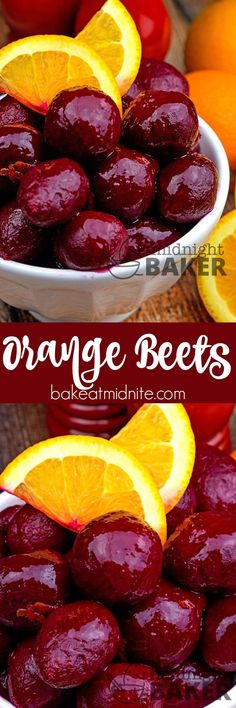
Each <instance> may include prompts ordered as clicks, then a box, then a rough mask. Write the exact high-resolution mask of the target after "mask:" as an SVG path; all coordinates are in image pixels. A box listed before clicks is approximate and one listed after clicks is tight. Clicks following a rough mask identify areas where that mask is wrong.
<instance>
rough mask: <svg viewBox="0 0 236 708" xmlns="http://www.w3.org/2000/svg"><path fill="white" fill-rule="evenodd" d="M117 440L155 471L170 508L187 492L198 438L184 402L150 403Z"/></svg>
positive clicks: (166, 506) (150, 471)
mask: <svg viewBox="0 0 236 708" xmlns="http://www.w3.org/2000/svg"><path fill="white" fill-rule="evenodd" d="M113 441H115V442H116V443H118V444H119V445H122V446H123V447H124V448H125V449H126V450H128V451H129V452H131V454H133V455H135V456H136V457H137V459H138V460H139V461H140V462H141V464H142V465H144V466H145V467H146V469H147V470H148V472H149V473H150V474H151V475H152V477H153V479H154V481H155V484H156V486H157V488H158V489H159V491H160V494H161V497H162V500H163V502H164V505H165V510H166V512H168V511H170V510H171V509H173V507H174V506H175V504H177V502H178V501H179V499H181V497H182V496H183V494H184V492H185V489H186V488H187V486H188V484H189V480H190V477H191V474H192V471H193V465H194V459H195V440H194V435H193V431H192V428H191V424H190V420H189V417H188V415H187V413H186V410H185V408H184V407H183V406H182V405H181V404H177V403H173V404H171V403H170V404H165V403H163V404H158V403H152V404H146V405H144V406H142V407H141V408H140V409H139V410H138V411H137V413H136V414H135V415H134V416H133V418H131V420H130V421H129V423H127V425H126V426H125V428H122V430H121V431H120V432H119V433H118V434H117V435H115V437H114V438H113Z"/></svg>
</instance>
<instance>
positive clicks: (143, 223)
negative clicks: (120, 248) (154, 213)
mask: <svg viewBox="0 0 236 708" xmlns="http://www.w3.org/2000/svg"><path fill="white" fill-rule="evenodd" d="M127 231H128V237H129V242H128V253H127V255H126V261H133V260H135V259H136V258H143V256H150V255H151V254H152V253H157V252H158V251H160V250H161V249H162V248H166V247H167V246H169V245H170V244H171V243H174V242H175V241H178V239H179V238H180V234H179V233H178V231H176V229H175V228H174V227H172V226H170V225H169V224H164V223H163V222H162V221H157V219H154V218H153V217H148V216H145V217H143V218H142V219H139V220H138V221H135V223H134V224H132V225H130V226H129V227H128V228H127Z"/></svg>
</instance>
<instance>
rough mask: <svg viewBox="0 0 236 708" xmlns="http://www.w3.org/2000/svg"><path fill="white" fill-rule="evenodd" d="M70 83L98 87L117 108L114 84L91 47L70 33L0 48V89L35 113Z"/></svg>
mask: <svg viewBox="0 0 236 708" xmlns="http://www.w3.org/2000/svg"><path fill="white" fill-rule="evenodd" d="M74 86H92V87H94V88H99V89H101V90H102V91H104V93H106V94H108V95H109V96H111V98H113V100H114V101H115V103H116V104H117V106H118V107H119V109H120V111H121V110H122V108H121V97H120V91H119V88H118V85H117V83H116V81H115V79H114V76H113V74H112V72H111V71H110V69H109V67H108V66H107V65H106V64H105V62H104V61H103V59H102V58H101V57H100V56H99V55H98V54H97V53H96V52H95V51H94V49H93V48H92V47H90V46H88V45H86V44H85V42H82V41H78V42H76V41H75V40H74V39H72V38H71V37H63V36H57V35H38V36H34V37H26V38H25V39H19V40H17V41H16V42H12V43H11V44H8V45H7V46H6V47H3V49H1V50H0V89H1V91H2V92H5V93H8V94H10V95H11V96H14V97H15V98H17V99H18V100H19V101H20V102H21V103H24V104H25V105H27V106H29V107H30V108H33V109H34V110H36V111H38V112H39V113H43V114H44V113H46V112H47V110H48V107H49V105H50V103H51V101H52V100H53V98H55V96H56V95H57V94H58V93H60V91H62V90H64V89H67V88H73V87H74Z"/></svg>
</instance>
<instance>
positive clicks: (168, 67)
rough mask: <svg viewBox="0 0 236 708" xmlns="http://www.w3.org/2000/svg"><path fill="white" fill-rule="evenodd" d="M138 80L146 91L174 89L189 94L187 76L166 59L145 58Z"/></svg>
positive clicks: (176, 91) (142, 61)
mask: <svg viewBox="0 0 236 708" xmlns="http://www.w3.org/2000/svg"><path fill="white" fill-rule="evenodd" d="M137 80H138V81H139V82H140V84H141V86H142V89H143V90H144V91H174V92H175V93H184V94H185V95H186V96H188V95H189V85H188V82H187V79H186V78H185V76H184V75H183V74H181V71H179V70H178V69H176V67H175V66H173V65H172V64H168V62H166V61H158V60H157V59H145V58H143V59H142V60H141V64H140V69H139V72H138V75H137Z"/></svg>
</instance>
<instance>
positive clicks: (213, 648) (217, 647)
mask: <svg viewBox="0 0 236 708" xmlns="http://www.w3.org/2000/svg"><path fill="white" fill-rule="evenodd" d="M202 644H203V649H202V651H203V656H204V659H205V661H207V663H208V664H209V666H211V668H213V669H217V670H219V671H232V672H234V671H236V596H235V595H234V596H233V597H226V598H224V599H221V600H218V601H217V602H214V604H213V605H212V606H211V607H209V608H208V610H207V612H206V617H205V622H204V626H203V640H202Z"/></svg>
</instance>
